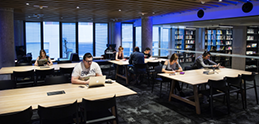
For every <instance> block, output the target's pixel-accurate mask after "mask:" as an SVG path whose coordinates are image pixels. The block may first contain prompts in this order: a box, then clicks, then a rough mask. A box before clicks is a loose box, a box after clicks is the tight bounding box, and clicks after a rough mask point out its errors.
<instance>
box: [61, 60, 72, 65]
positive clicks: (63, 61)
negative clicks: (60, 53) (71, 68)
mask: <svg viewBox="0 0 259 124" xmlns="http://www.w3.org/2000/svg"><path fill="white" fill-rule="evenodd" d="M57 62H58V64H62V63H72V61H71V60H60V61H57Z"/></svg>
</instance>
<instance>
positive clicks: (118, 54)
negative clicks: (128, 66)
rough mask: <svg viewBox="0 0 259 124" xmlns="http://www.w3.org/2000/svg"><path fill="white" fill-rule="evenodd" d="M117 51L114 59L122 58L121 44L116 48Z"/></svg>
mask: <svg viewBox="0 0 259 124" xmlns="http://www.w3.org/2000/svg"><path fill="white" fill-rule="evenodd" d="M118 50H119V51H118V52H117V53H116V56H115V60H117V61H118V60H122V59H124V55H123V47H122V46H120V47H119V48H118Z"/></svg>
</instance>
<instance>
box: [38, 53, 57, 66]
mask: <svg viewBox="0 0 259 124" xmlns="http://www.w3.org/2000/svg"><path fill="white" fill-rule="evenodd" d="M38 60H45V61H46V62H47V63H46V64H47V65H53V63H52V61H51V59H50V57H49V56H47V55H46V52H45V50H43V49H42V50H40V56H38V58H37V59H36V61H35V63H34V65H35V66H38Z"/></svg>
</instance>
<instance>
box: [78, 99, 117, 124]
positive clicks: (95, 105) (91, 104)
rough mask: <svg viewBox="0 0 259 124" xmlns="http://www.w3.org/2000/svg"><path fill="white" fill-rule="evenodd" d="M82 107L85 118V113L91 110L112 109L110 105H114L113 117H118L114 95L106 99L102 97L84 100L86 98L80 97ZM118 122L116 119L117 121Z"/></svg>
mask: <svg viewBox="0 0 259 124" xmlns="http://www.w3.org/2000/svg"><path fill="white" fill-rule="evenodd" d="M82 107H83V108H84V111H85V112H84V113H85V114H86V115H85V116H86V118H87V116H88V115H87V113H88V112H89V111H90V112H93V111H102V110H108V109H112V107H114V109H115V111H114V112H115V113H114V114H115V115H114V116H115V119H116V120H117V119H118V116H117V106H116V96H114V97H112V98H108V99H102V100H95V101H90V100H86V99H84V98H83V99H82ZM117 123H118V121H117Z"/></svg>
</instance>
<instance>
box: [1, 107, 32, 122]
mask: <svg viewBox="0 0 259 124" xmlns="http://www.w3.org/2000/svg"><path fill="white" fill-rule="evenodd" d="M31 117H32V107H31V106H30V107H29V108H27V109H25V110H23V111H20V112H17V113H12V114H4V115H0V123H1V124H31Z"/></svg>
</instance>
